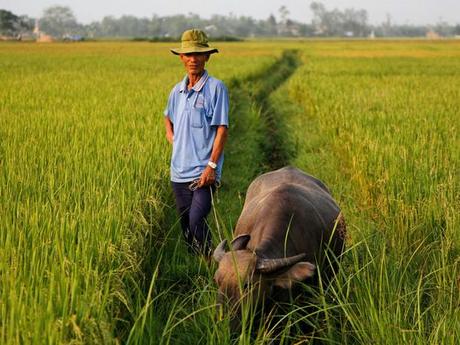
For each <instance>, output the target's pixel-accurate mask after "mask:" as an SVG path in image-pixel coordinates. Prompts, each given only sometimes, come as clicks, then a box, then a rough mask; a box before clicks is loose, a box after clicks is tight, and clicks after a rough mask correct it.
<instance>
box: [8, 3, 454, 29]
mask: <svg viewBox="0 0 460 345" xmlns="http://www.w3.org/2000/svg"><path fill="white" fill-rule="evenodd" d="M319 1H320V2H322V3H323V4H324V5H325V6H326V8H327V9H328V10H331V9H334V8H338V9H340V10H343V9H345V8H351V7H353V8H356V9H365V10H367V12H368V14H369V23H371V24H380V23H382V22H383V21H385V20H386V18H387V15H390V17H391V21H392V22H393V23H396V24H435V23H437V22H439V21H441V20H442V21H446V22H448V23H450V24H460V0H319ZM311 2H313V0H250V1H248V0H232V1H230V0H214V1H211V0H188V1H186V0H129V1H127V0H0V9H5V10H8V11H11V12H13V13H14V14H17V15H23V14H26V15H28V16H31V17H39V16H40V15H41V14H42V13H43V10H44V9H45V8H47V7H49V6H53V5H64V6H69V7H70V8H71V9H72V10H73V12H74V14H75V16H76V17H77V20H78V21H79V22H81V23H84V24H87V23H90V22H92V21H96V20H97V21H98V20H101V19H102V18H103V17H104V16H108V15H112V16H115V17H120V16H121V15H123V14H128V15H134V16H136V17H151V16H152V15H153V14H157V15H159V16H166V15H173V14H188V13H196V14H199V15H200V16H201V17H203V18H209V17H210V16H211V15H212V14H222V15H228V14H230V13H233V14H234V15H237V16H240V15H245V16H251V17H253V18H256V19H266V18H267V17H268V16H269V15H270V14H274V15H275V17H277V18H279V12H278V10H279V8H280V7H281V6H283V5H284V6H286V7H287V9H288V10H289V13H290V14H289V18H291V19H294V20H298V21H301V22H304V23H306V22H308V23H309V22H311V19H312V13H311V11H310V7H309V6H310V4H311Z"/></svg>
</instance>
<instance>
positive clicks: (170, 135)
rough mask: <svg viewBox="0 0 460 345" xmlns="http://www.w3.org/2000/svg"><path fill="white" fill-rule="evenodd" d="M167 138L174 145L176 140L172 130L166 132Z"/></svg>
mask: <svg viewBox="0 0 460 345" xmlns="http://www.w3.org/2000/svg"><path fill="white" fill-rule="evenodd" d="M166 139H167V140H168V142H169V143H170V144H171V145H172V143H173V141H174V134H173V133H172V132H166Z"/></svg>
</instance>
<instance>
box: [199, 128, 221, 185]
mask: <svg viewBox="0 0 460 345" xmlns="http://www.w3.org/2000/svg"><path fill="white" fill-rule="evenodd" d="M227 136H228V128H227V126H218V127H217V133H216V138H215V139H214V143H213V145H212V152H211V158H210V160H211V161H212V162H215V163H217V162H218V161H219V158H220V155H221V154H222V152H223V151H224V146H225V142H226V141H227ZM214 182H216V171H215V170H214V169H213V168H211V167H210V166H206V168H205V169H204V171H203V173H202V174H201V177H200V183H199V185H198V187H202V186H209V185H212V184H213V183H214Z"/></svg>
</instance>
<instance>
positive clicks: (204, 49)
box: [171, 47, 219, 55]
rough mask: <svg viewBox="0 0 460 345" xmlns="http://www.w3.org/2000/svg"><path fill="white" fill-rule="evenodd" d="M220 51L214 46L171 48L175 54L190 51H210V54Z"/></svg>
mask: <svg viewBox="0 0 460 345" xmlns="http://www.w3.org/2000/svg"><path fill="white" fill-rule="evenodd" d="M218 52H219V51H218V50H217V49H216V48H212V47H203V48H200V47H191V48H176V49H171V53H173V54H175V55H179V54H189V53H209V54H214V53H218Z"/></svg>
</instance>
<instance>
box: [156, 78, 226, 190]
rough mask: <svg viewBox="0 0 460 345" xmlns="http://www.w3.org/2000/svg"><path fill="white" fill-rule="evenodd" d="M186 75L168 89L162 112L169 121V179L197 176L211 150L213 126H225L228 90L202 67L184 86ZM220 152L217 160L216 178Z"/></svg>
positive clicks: (221, 158) (204, 166)
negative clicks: (171, 137)
mask: <svg viewBox="0 0 460 345" xmlns="http://www.w3.org/2000/svg"><path fill="white" fill-rule="evenodd" d="M187 84H188V77H187V76H186V77H185V78H184V79H183V80H182V82H180V83H178V84H176V86H174V88H173V89H172V90H171V93H170V94H169V99H168V105H167V107H166V109H165V111H164V115H165V116H168V117H169V119H170V120H171V122H172V123H173V128H174V141H173V152H172V158H171V181H173V182H190V181H193V180H196V179H198V178H199V177H200V176H201V173H202V172H203V170H204V169H205V168H206V166H207V164H208V162H209V160H210V157H211V152H212V147H213V144H214V139H215V137H216V133H217V126H220V125H224V126H227V127H228V110H229V102H228V91H227V88H226V87H225V85H224V83H222V82H221V81H220V80H218V79H215V78H213V77H211V76H209V74H208V72H207V71H205V72H204V73H203V75H202V76H201V78H200V80H199V81H198V82H197V83H196V84H195V85H194V86H193V88H191V89H190V90H188V89H187ZM223 163H224V154H223V153H222V154H221V156H220V158H219V161H218V162H217V169H216V177H217V180H218V181H220V178H221V176H222V165H223Z"/></svg>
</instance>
